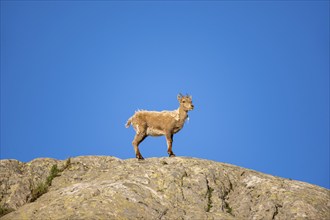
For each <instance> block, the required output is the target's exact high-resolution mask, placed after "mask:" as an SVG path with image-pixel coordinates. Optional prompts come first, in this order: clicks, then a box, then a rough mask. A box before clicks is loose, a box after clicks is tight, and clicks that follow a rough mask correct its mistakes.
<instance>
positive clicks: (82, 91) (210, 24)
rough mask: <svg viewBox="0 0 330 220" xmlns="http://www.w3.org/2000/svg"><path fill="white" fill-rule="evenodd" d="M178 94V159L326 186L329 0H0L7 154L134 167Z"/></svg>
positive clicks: (154, 153)
mask: <svg viewBox="0 0 330 220" xmlns="http://www.w3.org/2000/svg"><path fill="white" fill-rule="evenodd" d="M179 92H182V93H184V94H185V93H189V94H191V95H192V96H193V102H194V105H195V109H194V111H192V112H190V114H189V115H190V121H189V122H188V123H186V124H185V127H184V128H183V129H182V130H181V131H180V132H179V133H178V134H176V135H175V136H174V147H173V151H174V153H175V154H177V155H178V156H188V157H198V158H205V159H210V160H215V161H219V162H226V163H230V164H235V165H238V166H243V167H246V168H250V169H254V170H257V171H261V172H265V173H268V174H272V175H276V176H281V177H285V178H291V179H295V180H301V181H306V182H309V183H313V184H317V185H320V186H323V187H326V188H329V187H330V185H329V184H330V183H329V1H266V2H263V1H247V2H246V1H234V2H231V1H178V2H177V1H156V2H155V1H112V2H109V1H97V2H95V1H68V2H67V1H46V2H43V1H1V159H9V158H10V159H17V160H21V161H24V162H27V161H30V160H32V159H34V158H38V157H51V158H56V159H66V158H68V157H74V156H79V155H111V156H115V157H119V158H122V159H126V158H133V157H135V155H134V150H133V147H132V146H131V141H132V139H133V137H134V134H135V133H134V130H133V129H132V128H129V129H126V128H125V127H124V124H125V122H126V120H127V119H128V118H129V117H130V116H131V115H132V114H133V113H134V111H135V110H137V109H147V110H174V109H176V108H177V107H178V102H177V99H176V96H177V94H178V93H179ZM140 150H141V152H142V154H143V156H144V157H146V158H148V157H164V156H167V153H166V142H165V138H164V137H158V138H152V137H149V138H147V139H146V140H145V141H144V142H143V143H142V144H141V145H140Z"/></svg>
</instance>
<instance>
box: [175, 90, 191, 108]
mask: <svg viewBox="0 0 330 220" xmlns="http://www.w3.org/2000/svg"><path fill="white" fill-rule="evenodd" d="M178 101H179V103H180V108H183V110H185V111H190V110H193V109H194V105H193V104H192V96H191V95H188V94H187V95H185V96H183V95H182V94H181V93H179V95H178Z"/></svg>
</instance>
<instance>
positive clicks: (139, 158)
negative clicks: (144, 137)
mask: <svg viewBox="0 0 330 220" xmlns="http://www.w3.org/2000/svg"><path fill="white" fill-rule="evenodd" d="M136 158H137V159H138V160H144V158H143V157H142V156H137V157H136Z"/></svg>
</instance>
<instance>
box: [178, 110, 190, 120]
mask: <svg viewBox="0 0 330 220" xmlns="http://www.w3.org/2000/svg"><path fill="white" fill-rule="evenodd" d="M187 117H188V113H187V111H185V110H184V109H183V108H181V107H179V120H180V121H185V120H186V119H187Z"/></svg>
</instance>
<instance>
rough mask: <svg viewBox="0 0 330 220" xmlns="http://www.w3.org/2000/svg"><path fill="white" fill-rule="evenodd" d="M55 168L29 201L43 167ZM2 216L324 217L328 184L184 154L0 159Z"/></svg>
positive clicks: (328, 212)
mask: <svg viewBox="0 0 330 220" xmlns="http://www.w3.org/2000/svg"><path fill="white" fill-rule="evenodd" d="M54 165H57V166H58V167H59V169H60V171H61V172H60V173H59V174H58V176H56V177H55V178H54V179H53V180H52V182H51V186H50V187H49V188H48V190H47V192H46V193H45V194H43V195H41V196H40V197H39V198H37V199H36V201H34V202H31V197H32V195H31V189H32V188H33V187H35V186H36V185H37V184H38V183H40V182H45V181H46V180H47V177H48V175H49V172H50V170H51V168H52V167H53V166H54ZM0 166H1V172H0V187H1V188H0V190H1V191H0V195H1V201H0V205H1V207H2V208H3V209H7V210H15V211H12V212H10V213H8V214H6V215H4V216H2V217H1V220H2V219H4V220H5V219H164V220H165V219H302V218H307V219H330V191H329V190H328V189H325V188H322V187H319V186H316V185H311V184H308V183H304V182H299V181H294V180H289V179H283V178H279V177H274V176H270V175H266V174H263V173H260V172H256V171H253V170H249V169H244V168H241V167H237V166H233V165H229V164H224V163H219V162H214V161H208V160H201V159H196V158H187V157H174V158H149V159H146V160H144V161H138V160H136V159H128V160H120V159H118V158H115V157H110V156H82V157H75V158H71V160H70V165H69V166H68V164H66V161H60V160H54V159H36V160H33V161H31V162H29V163H22V162H19V161H16V160H1V163H0Z"/></svg>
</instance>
